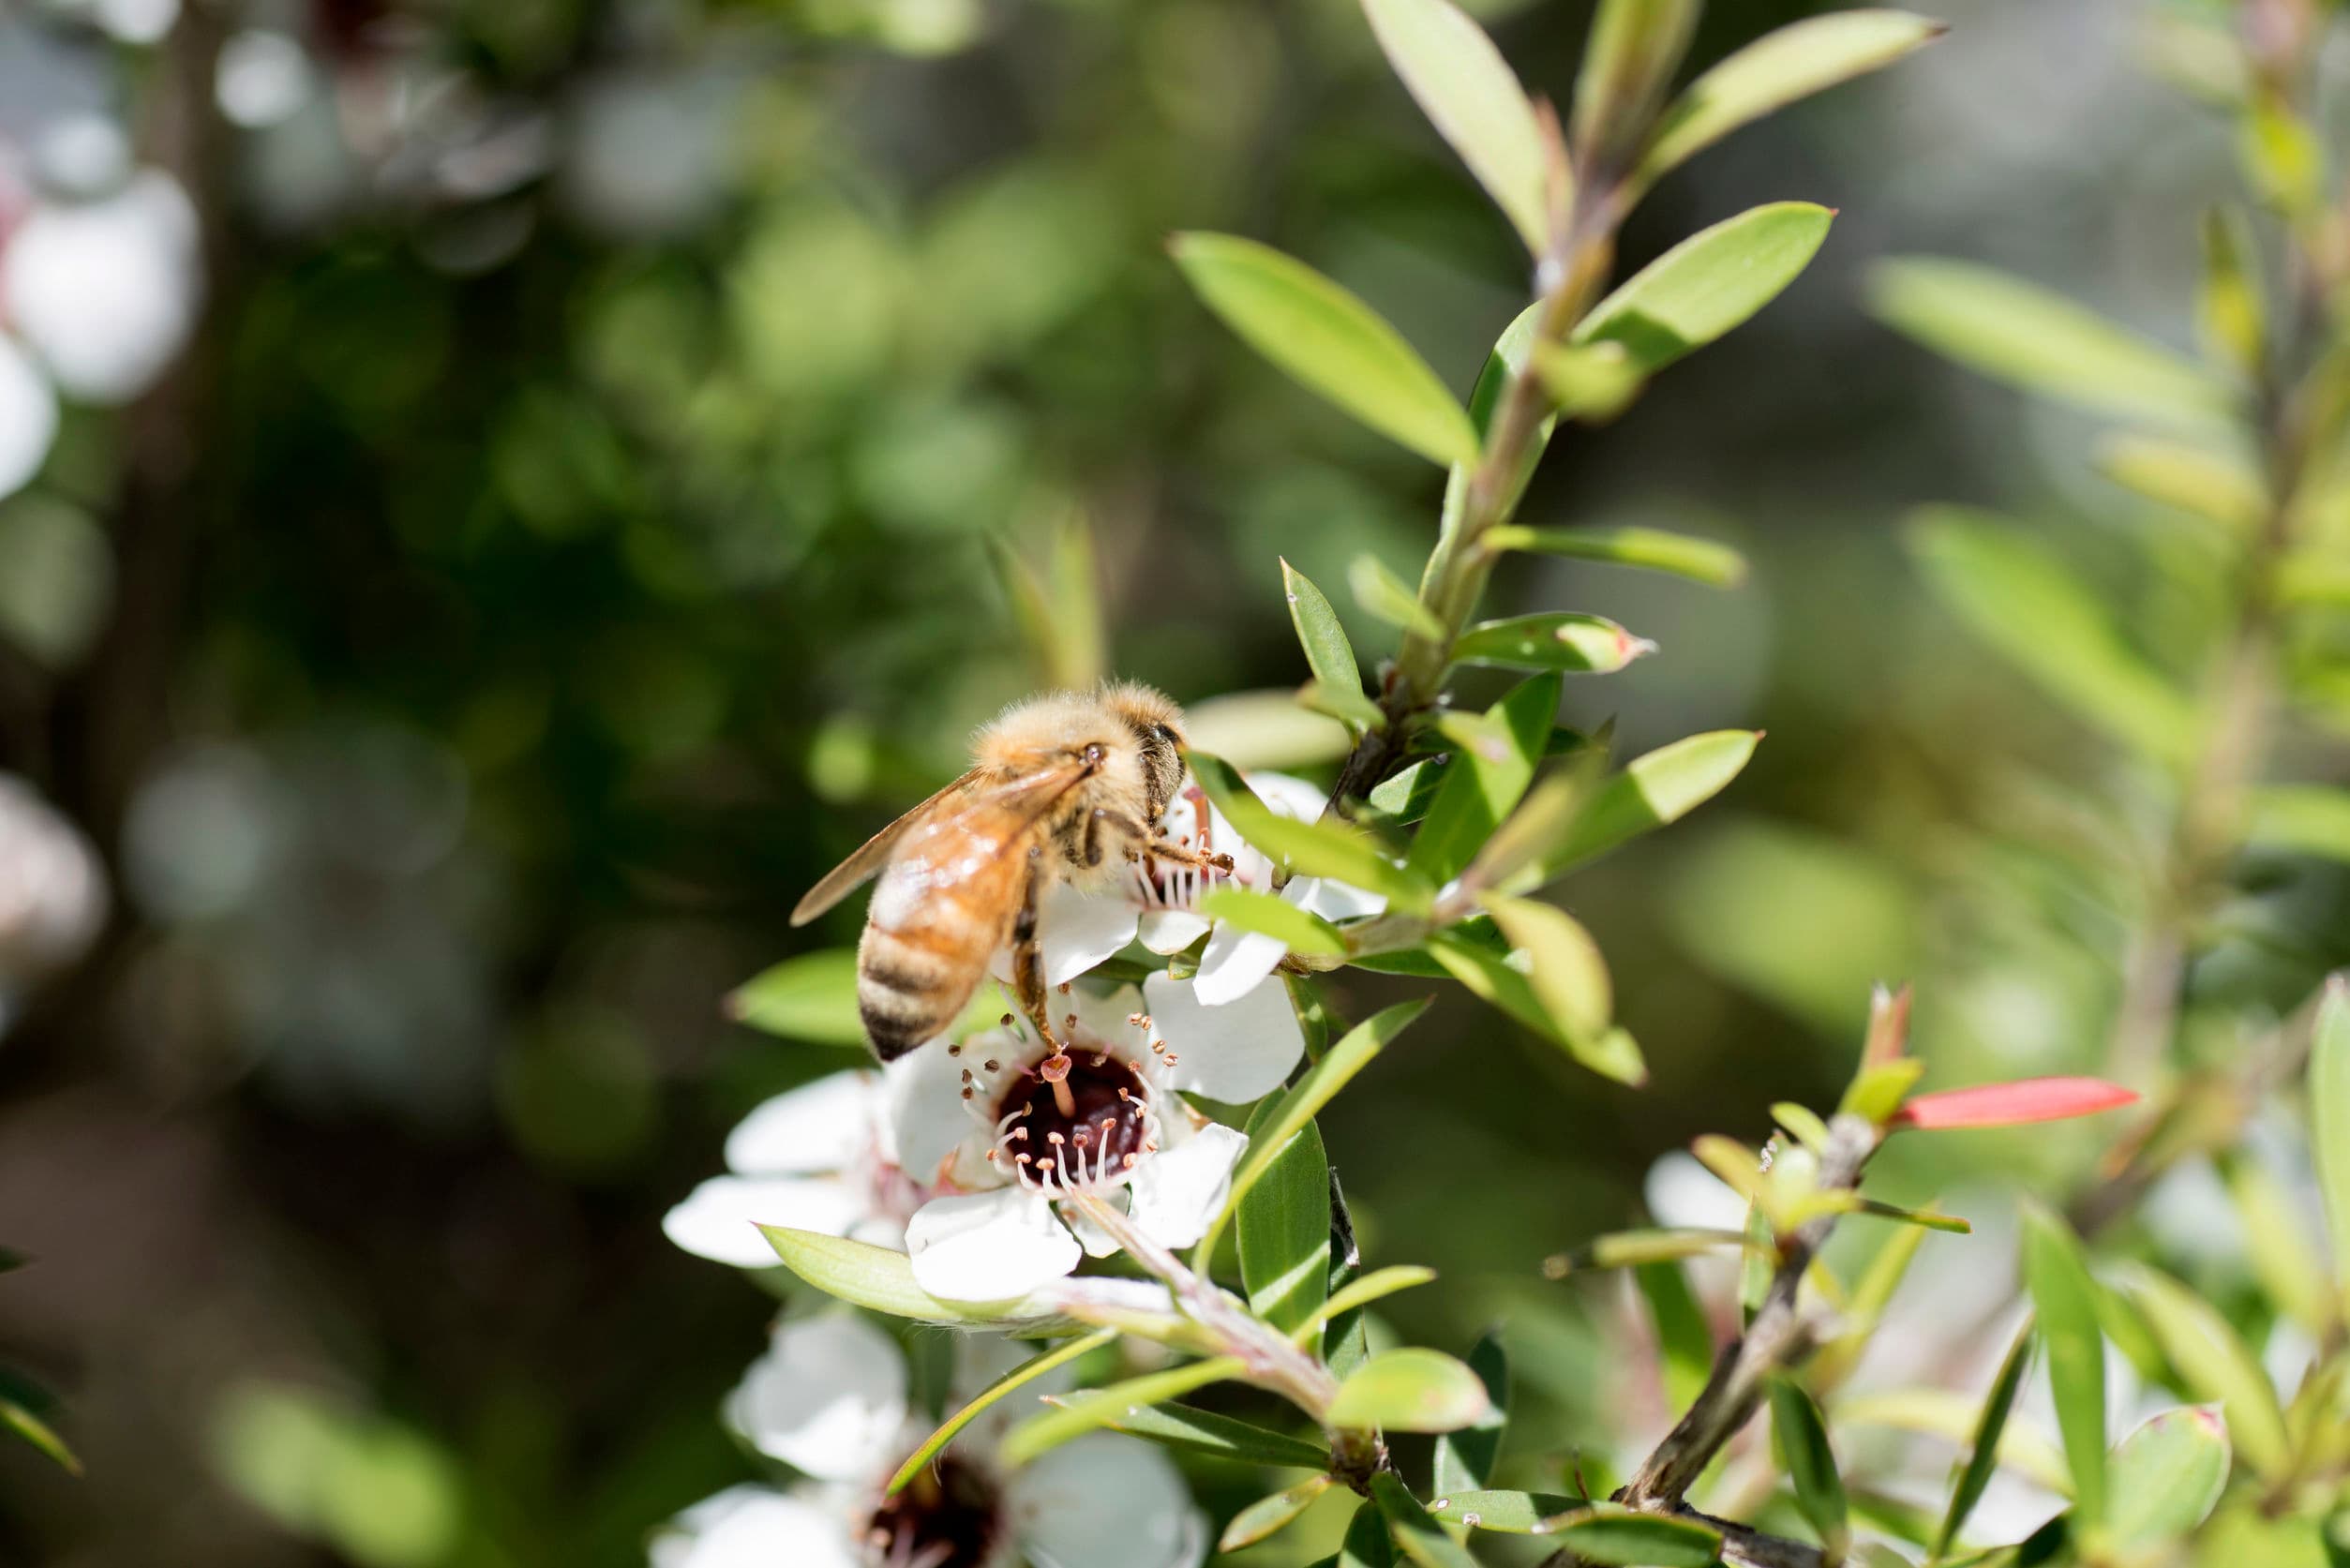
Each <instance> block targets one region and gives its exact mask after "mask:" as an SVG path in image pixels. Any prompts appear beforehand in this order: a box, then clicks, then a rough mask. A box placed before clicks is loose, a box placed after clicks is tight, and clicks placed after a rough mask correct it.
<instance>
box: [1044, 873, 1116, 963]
mask: <svg viewBox="0 0 2350 1568" xmlns="http://www.w3.org/2000/svg"><path fill="white" fill-rule="evenodd" d="M1138 918H1139V916H1138V912H1137V911H1136V909H1135V906H1134V904H1133V903H1132V902H1131V901H1130V900H1129V899H1128V898H1127V897H1126V895H1125V894H1123V893H1119V892H1100V893H1087V892H1081V891H1079V890H1078V889H1075V888H1073V887H1071V886H1070V885H1069V884H1068V883H1066V882H1061V883H1055V885H1054V886H1053V887H1052V888H1051V889H1048V890H1047V891H1046V893H1045V895H1044V902H1043V903H1041V904H1040V905H1039V907H1038V909H1037V948H1038V949H1039V951H1040V955H1041V956H1042V959H1043V963H1044V983H1045V984H1046V985H1066V984H1068V983H1069V982H1070V980H1073V979H1075V978H1077V977H1078V976H1080V975H1082V974H1085V972H1086V971H1087V970H1089V969H1091V968H1093V967H1094V966H1095V965H1096V964H1098V963H1101V962H1102V961H1103V960H1104V959H1108V958H1113V957H1115V956H1116V955H1117V954H1118V953H1119V952H1121V951H1123V950H1124V949H1125V948H1126V945H1127V944H1128V943H1129V942H1131V941H1133V940H1134V931H1135V924H1136V921H1137V919H1138Z"/></svg>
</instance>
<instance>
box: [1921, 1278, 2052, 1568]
mask: <svg viewBox="0 0 2350 1568" xmlns="http://www.w3.org/2000/svg"><path fill="white" fill-rule="evenodd" d="M2032 1343H2033V1338H2032V1328H2031V1325H2030V1324H2028V1323H2027V1324H2025V1325H2024V1330H2023V1332H2022V1333H2020V1334H2018V1335H2017V1336H2016V1337H2015V1343H2014V1344H2013V1345H2012V1346H2010V1347H2009V1348H2008V1352H2007V1357H2006V1359H2005V1360H2003V1361H2001V1362H2000V1363H1999V1370H1998V1376H1997V1377H1995V1378H1993V1379H1992V1380H1991V1392H1990V1393H1989V1394H1988V1395H1986V1396H1984V1397H1983V1413H1982V1414H1981V1416H1980V1417H1978V1418H1977V1420H1976V1423H1975V1430H1974V1442H1973V1444H1972V1445H1971V1446H1970V1447H1969V1448H1968V1453H1967V1463H1966V1466H1965V1467H1964V1468H1963V1469H1962V1470H1960V1471H1959V1472H1958V1482H1957V1485H1956V1486H1953V1488H1952V1490H1951V1497H1950V1508H1949V1511H1948V1512H1946V1513H1945V1514H1943V1516H1942V1528H1941V1529H1940V1530H1939V1531H1938V1532H1936V1534H1935V1537H1934V1555H1935V1556H1936V1557H1937V1558H1940V1557H1943V1556H1946V1555H1947V1554H1948V1553H1949V1551H1950V1549H1951V1547H1952V1546H1953V1545H1954V1544H1955V1543H1956V1542H1957V1540H1958V1532H1959V1531H1961V1530H1962V1529H1964V1528H1966V1524H1967V1516H1968V1515H1970V1514H1972V1513H1973V1512H1974V1511H1975V1504H1976V1503H1978V1502H1980V1501H1983V1488H1984V1487H1985V1486H1989V1485H1990V1484H1991V1470H1992V1467H1993V1466H1994V1465H1995V1464H1997V1463H1998V1456H1999V1451H2000V1447H2001V1436H2002V1434H2003V1433H2004V1432H2005V1431H2006V1429H2007V1418H2008V1412H2009V1411H2013V1409H2014V1408H2015V1395H2016V1392H2017V1390H2019V1389H2021V1388H2022V1387H2023V1385H2024V1373H2025V1371H2026V1369H2027V1368H2028V1367H2029V1366H2031V1356H2032Z"/></svg>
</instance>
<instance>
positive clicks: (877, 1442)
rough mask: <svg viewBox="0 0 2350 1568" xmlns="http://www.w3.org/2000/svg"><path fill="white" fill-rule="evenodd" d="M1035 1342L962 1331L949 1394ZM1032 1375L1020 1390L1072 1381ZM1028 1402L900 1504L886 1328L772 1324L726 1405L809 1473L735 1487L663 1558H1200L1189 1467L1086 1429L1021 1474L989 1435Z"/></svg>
mask: <svg viewBox="0 0 2350 1568" xmlns="http://www.w3.org/2000/svg"><path fill="white" fill-rule="evenodd" d="M1027 1353H1028V1351H1027V1350H1026V1348H1025V1347H1023V1346H1020V1345H1018V1344H1016V1343H1013V1342H1011V1341H1009V1340H1002V1339H965V1340H962V1341H959V1342H958V1345H957V1356H956V1375H955V1379H954V1382H955V1387H954V1388H953V1389H952V1390H951V1391H950V1392H951V1395H952V1397H953V1399H954V1401H955V1402H957V1403H959V1402H961V1401H962V1400H963V1399H964V1398H967V1397H968V1396H970V1395H972V1394H975V1393H977V1392H978V1391H979V1390H980V1389H981V1388H983V1387H985V1386H986V1385H987V1384H988V1383H989V1382H990V1381H993V1380H994V1379H995V1377H997V1376H999V1375H1001V1374H1002V1373H1003V1372H1005V1371H1008V1370H1010V1367H1011V1366H1015V1365H1017V1364H1018V1363H1019V1362H1020V1361H1021V1360H1023V1359H1025V1357H1026V1355H1027ZM1066 1386H1067V1382H1066V1379H1065V1378H1061V1377H1058V1376H1048V1377H1047V1378H1044V1379H1040V1380H1039V1381H1038V1382H1037V1383H1036V1384H1034V1385H1032V1386H1031V1388H1029V1389H1024V1390H1023V1391H1022V1393H1023V1395H1025V1396H1030V1397H1033V1396H1034V1395H1035V1394H1040V1393H1047V1392H1054V1391H1056V1390H1057V1389H1059V1388H1062V1387H1066ZM1025 1408H1027V1407H1026V1405H1025V1401H1015V1400H1006V1401H1004V1402H1002V1403H1001V1404H999V1405H997V1406H996V1407H995V1408H994V1409H992V1410H990V1411H987V1412H986V1413H985V1414H983V1415H982V1416H981V1417H980V1419H979V1420H978V1421H976V1422H974V1423H973V1424H972V1425H971V1426H968V1427H966V1428H965V1430H964V1431H963V1432H962V1433H961V1434H960V1435H959V1436H958V1437H957V1438H956V1440H955V1441H954V1443H953V1444H952V1445H951V1446H950V1447H949V1448H948V1449H946V1450H945V1452H944V1453H942V1454H941V1455H940V1456H938V1457H937V1458H936V1459H935V1460H934V1461H933V1462H932V1463H931V1464H930V1465H928V1466H926V1467H925V1468H924V1470H923V1471H922V1473H921V1475H920V1476H918V1477H917V1478H916V1479H915V1480H914V1481H913V1482H912V1483H911V1484H910V1485H908V1486H906V1489H905V1490H904V1491H902V1492H900V1493H899V1494H898V1495H897V1496H896V1497H894V1498H887V1497H884V1496H883V1491H884V1488H885V1487H886V1486H887V1485H888V1483H889V1479H890V1477H891V1475H892V1474H893V1473H894V1472H895V1471H896V1470H897V1467H898V1466H899V1465H900V1464H901V1463H903V1462H904V1460H905V1457H906V1455H908V1454H909V1453H911V1452H912V1451H913V1449H914V1447H915V1445H916V1444H917V1443H919V1442H920V1441H921V1439H922V1437H923V1436H924V1435H925V1434H926V1429H927V1426H928V1424H927V1423H926V1422H924V1421H922V1420H921V1419H920V1418H919V1417H918V1416H917V1415H916V1412H915V1411H914V1409H913V1406H912V1404H911V1401H910V1400H909V1398H908V1396H907V1388H906V1365H905V1362H904V1360H903V1359H902V1358H901V1357H900V1355H899V1353H898V1349H897V1346H896V1345H895V1343H893V1342H892V1341H891V1338H890V1337H889V1336H887V1335H886V1334H883V1333H882V1332H881V1331H880V1330H879V1329H877V1328H876V1327H874V1326H873V1325H872V1324H871V1323H869V1322H865V1321H864V1320H863V1319H861V1318H859V1317H856V1316H854V1315H853V1314H850V1313H846V1312H830V1313H827V1314H825V1315H824V1316H821V1317H816V1318H808V1319H802V1320H800V1321H798V1322H786V1323H782V1324H779V1325H778V1326H777V1327H776V1329H775V1332H774V1337H773V1339H772V1341H771V1344H770V1346H769V1348H768V1351H767V1353H766V1354H765V1355H763V1356H761V1357H760V1358H759V1359H758V1360H757V1361H756V1362H755V1363H753V1364H752V1366H751V1368H750V1370H749V1371H748V1372H746V1373H744V1375H743V1379H742V1381H741V1385H740V1386H738V1387H737V1388H736V1390H735V1392H734V1395H733V1396H732V1397H731V1398H730V1399H729V1400H728V1401H727V1406H726V1414H727V1420H728V1421H729V1423H730V1424H732V1425H733V1426H735V1428H736V1429H737V1430H738V1431H740V1432H741V1434H742V1437H743V1438H744V1440H745V1441H748V1442H749V1443H750V1444H751V1445H752V1446H753V1447H754V1448H756V1449H757V1450H758V1451H759V1452H760V1453H762V1454H765V1455H767V1456H770V1457H771V1458H776V1459H780V1460H782V1461H783V1462H785V1463H786V1464H788V1465H790V1466H792V1467H793V1468H794V1469H796V1470H798V1471H801V1473H802V1474H803V1475H805V1476H806V1477H807V1478H808V1479H807V1480H805V1481H803V1482H801V1483H799V1484H797V1485H795V1486H790V1487H788V1488H784V1487H775V1486H732V1487H728V1488H727V1489H726V1491H723V1492H720V1493H718V1494H717V1495H716V1496H714V1497H711V1498H707V1499H705V1500H703V1501H701V1502H698V1503H696V1504H695V1505H694V1506H693V1507H691V1508H689V1509H687V1510H685V1511H684V1512H683V1513H681V1514H680V1515H678V1516H677V1517H676V1518H674V1519H672V1520H671V1521H670V1522H669V1524H668V1525H667V1526H666V1528H665V1529H664V1530H663V1531H661V1532H660V1533H659V1534H658V1535H656V1536H655V1537H654V1539H653V1542H652V1547H651V1561H652V1564H653V1568H778V1565H782V1564H788V1565H789V1568H867V1565H868V1564H873V1563H881V1564H886V1565H888V1568H1011V1565H1012V1564H1015V1563H1017V1562H1019V1561H1022V1560H1023V1559H1024V1558H1025V1560H1026V1561H1028V1562H1030V1563H1032V1564H1034V1565H1035V1568H1197V1565H1198V1564H1199V1563H1200V1562H1201V1561H1202V1560H1203V1559H1205V1556H1206V1550H1207V1535H1206V1521H1205V1519H1204V1518H1203V1517H1202V1516H1201V1515H1200V1513H1199V1511H1198V1509H1196V1508H1195V1507H1193V1506H1192V1503H1191V1499H1190V1493H1189V1492H1188V1491H1187V1490H1186V1488H1185V1486H1184V1484H1183V1479H1182V1477H1181V1475H1180V1474H1179V1473H1178V1472H1177V1471H1176V1470H1175V1466H1174V1464H1173V1463H1171V1462H1170V1461H1169V1460H1168V1459H1167V1458H1166V1456H1164V1455H1162V1454H1160V1452H1159V1451H1158V1450H1157V1449H1155V1448H1152V1447H1151V1446H1150V1445H1149V1444H1147V1443H1145V1442H1142V1441H1137V1440H1135V1439H1132V1438H1126V1437H1119V1436H1115V1435H1114V1434H1096V1435H1093V1436H1090V1437H1085V1438H1080V1439H1079V1440H1077V1441H1075V1442H1071V1443H1068V1444H1065V1445H1063V1446H1062V1447H1059V1448H1056V1449H1055V1450H1053V1451H1052V1452H1051V1453H1049V1454H1047V1455H1045V1456H1043V1457H1042V1458H1040V1459H1038V1460H1036V1461H1035V1462H1033V1463H1031V1464H1028V1465H1025V1466H1024V1467H1021V1468H1019V1469H1017V1470H1010V1469H1007V1468H1006V1467H1005V1466H1004V1465H1002V1464H1001V1463H1000V1461H999V1460H998V1459H997V1457H996V1452H995V1451H996V1446H997V1444H998V1443H999V1442H1000V1441H1001V1440H1002V1436H1003V1433H1004V1432H1005V1431H1006V1430H1007V1429H1009V1426H1010V1423H1011V1422H1012V1420H1013V1419H1015V1416H1016V1413H1017V1412H1018V1411H1021V1410H1024V1409H1025Z"/></svg>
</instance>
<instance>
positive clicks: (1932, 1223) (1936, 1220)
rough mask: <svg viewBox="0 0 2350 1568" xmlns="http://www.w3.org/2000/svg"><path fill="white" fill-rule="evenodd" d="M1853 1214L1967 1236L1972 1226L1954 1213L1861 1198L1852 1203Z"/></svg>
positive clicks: (1970, 1232) (1970, 1233) (1971, 1230)
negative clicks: (1939, 1212) (1904, 1206)
mask: <svg viewBox="0 0 2350 1568" xmlns="http://www.w3.org/2000/svg"><path fill="white" fill-rule="evenodd" d="M1852 1212H1853V1213H1854V1214H1865V1215H1869V1216H1872V1217H1876V1218H1878V1219H1891V1220H1893V1221H1895V1222H1896V1223H1899V1224H1903V1225H1915V1226H1916V1227H1918V1228H1919V1229H1920V1230H1922V1231H1939V1232H1942V1233H1943V1234H1945V1235H1952V1236H1967V1235H1972V1234H1973V1233H1974V1229H1975V1228H1974V1227H1973V1226H1972V1225H1969V1224H1968V1222H1967V1221H1966V1220H1964V1219H1961V1218H1960V1217H1958V1216H1956V1215H1954V1214H1937V1213H1935V1212H1934V1211H1933V1210H1931V1209H1905V1208H1903V1207H1901V1206H1900V1205H1898V1204H1895V1203H1886V1202H1879V1201H1878V1200H1877V1199H1874V1198H1863V1199H1861V1200H1859V1201H1858V1202H1855V1203H1854V1204H1853V1205H1852Z"/></svg>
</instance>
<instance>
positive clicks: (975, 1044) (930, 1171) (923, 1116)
mask: <svg viewBox="0 0 2350 1568" xmlns="http://www.w3.org/2000/svg"><path fill="white" fill-rule="evenodd" d="M993 1038H994V1037H993V1036H992V1035H975V1036H973V1037H972V1038H971V1039H970V1040H969V1041H968V1042H966V1043H965V1046H964V1050H965V1051H966V1052H969V1051H979V1052H980V1053H982V1055H981V1058H980V1059H981V1060H984V1059H985V1055H984V1053H985V1052H986V1051H987V1050H988V1043H987V1042H989V1041H990V1040H991V1039H993ZM881 1077H882V1082H883V1083H884V1085H885V1086H886V1091H887V1094H888V1098H889V1102H890V1111H889V1117H890V1134H891V1139H890V1141H891V1142H892V1143H894V1144H895V1145H896V1146H897V1159H898V1163H899V1164H900V1165H902V1166H904V1167H905V1168H906V1174H907V1175H909V1176H911V1177H913V1178H914V1179H915V1180H916V1181H918V1182H924V1183H928V1182H933V1181H936V1179H937V1177H938V1168H939V1166H941V1165H942V1164H944V1163H945V1162H946V1159H947V1157H948V1156H950V1155H951V1154H953V1153H954V1152H955V1150H956V1148H957V1147H958V1146H960V1145H961V1144H962V1142H963V1141H964V1140H965V1139H966V1138H969V1137H971V1136H972V1134H973V1133H974V1131H975V1130H976V1129H977V1128H978V1126H979V1124H978V1123H977V1122H976V1121H974V1120H973V1118H972V1116H971V1113H970V1112H968V1111H967V1110H965V1108H964V1100H963V1058H961V1057H959V1056H952V1055H949V1054H948V1053H947V1048H946V1047H945V1046H944V1045H942V1044H940V1043H939V1042H938V1041H936V1040H932V1041H931V1042H930V1043H928V1044H926V1045H920V1046H916V1047H915V1048H914V1049H913V1050H912V1051H909V1052H907V1053H906V1054H905V1055H903V1056H900V1057H899V1058H898V1059H897V1060H896V1061H894V1062H891V1064H890V1065H889V1066H888V1067H885V1068H882V1069H881Z"/></svg>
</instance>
